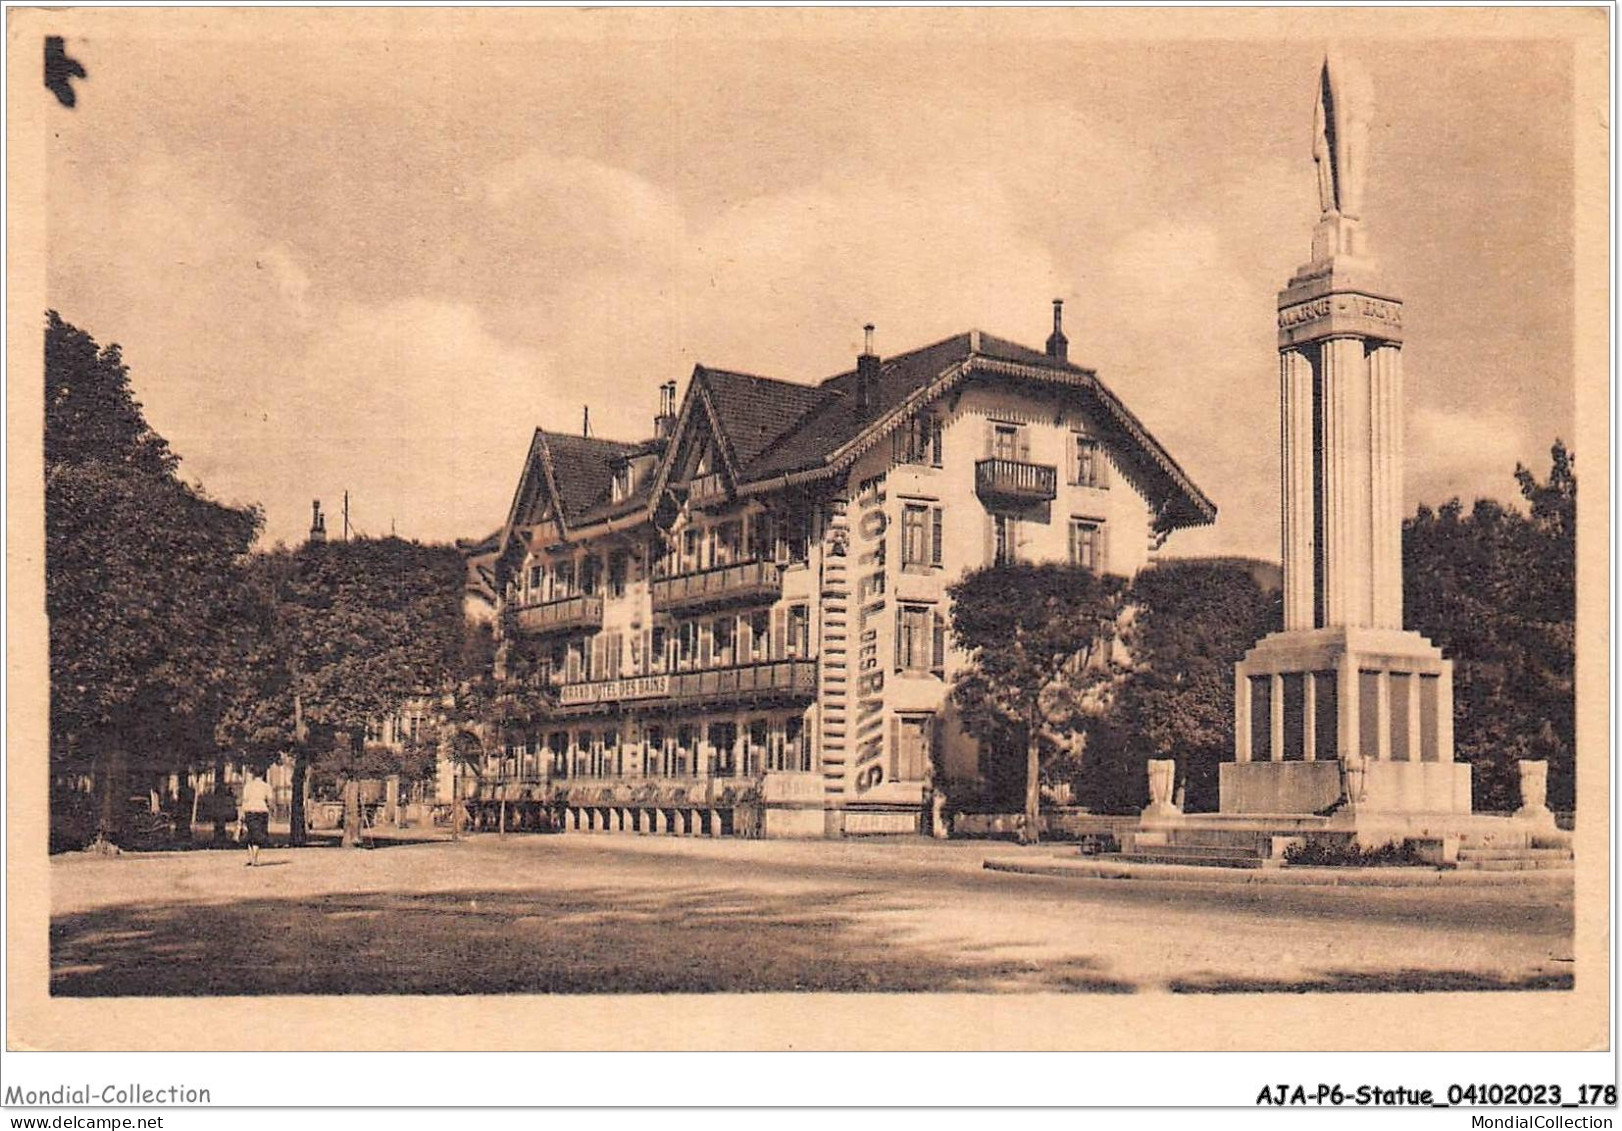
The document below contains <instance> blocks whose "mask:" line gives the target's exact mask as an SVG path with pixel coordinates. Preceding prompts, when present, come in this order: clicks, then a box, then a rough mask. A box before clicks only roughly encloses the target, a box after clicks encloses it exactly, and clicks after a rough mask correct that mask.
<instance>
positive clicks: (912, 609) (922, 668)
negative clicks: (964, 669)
mask: <svg viewBox="0 0 1622 1131" xmlns="http://www.w3.org/2000/svg"><path fill="white" fill-rule="evenodd" d="M895 667H896V671H898V672H906V673H908V674H911V675H929V674H934V675H942V676H943V675H945V673H946V618H945V617H943V616H942V615H941V614H940V612H939V611H937V610H936V609H935V608H934V607H933V606H930V605H901V606H898V607H897V609H896V634H895Z"/></svg>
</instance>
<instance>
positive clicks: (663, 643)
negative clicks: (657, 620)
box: [648, 624, 670, 672]
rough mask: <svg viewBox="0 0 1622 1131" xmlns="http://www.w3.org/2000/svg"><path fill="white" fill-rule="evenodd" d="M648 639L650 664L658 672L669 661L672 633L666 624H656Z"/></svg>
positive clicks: (663, 668)
mask: <svg viewBox="0 0 1622 1131" xmlns="http://www.w3.org/2000/svg"><path fill="white" fill-rule="evenodd" d="M648 639H649V644H648V666H649V667H651V668H652V669H653V670H654V671H656V672H662V671H664V670H665V665H666V664H667V663H668V662H669V655H668V653H669V650H670V633H669V631H668V630H667V629H666V628H665V626H664V625H662V624H661V625H656V626H655V627H654V629H653V631H652V632H650V633H649V634H648Z"/></svg>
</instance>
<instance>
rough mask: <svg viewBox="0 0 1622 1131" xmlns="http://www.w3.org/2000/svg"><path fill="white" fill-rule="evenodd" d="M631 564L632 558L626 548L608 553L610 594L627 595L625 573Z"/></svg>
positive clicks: (615, 595)
mask: <svg viewBox="0 0 1622 1131" xmlns="http://www.w3.org/2000/svg"><path fill="white" fill-rule="evenodd" d="M629 564H630V558H629V556H628V555H627V554H626V553H625V551H624V550H615V551H614V552H613V553H612V554H610V555H608V595H609V596H610V597H623V596H625V574H626V572H627V567H628V566H629Z"/></svg>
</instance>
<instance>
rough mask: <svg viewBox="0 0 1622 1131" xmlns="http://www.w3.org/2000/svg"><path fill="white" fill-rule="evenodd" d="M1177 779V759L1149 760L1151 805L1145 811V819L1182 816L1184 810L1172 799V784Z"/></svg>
mask: <svg viewBox="0 0 1622 1131" xmlns="http://www.w3.org/2000/svg"><path fill="white" fill-rule="evenodd" d="M1176 779H1177V760H1176V759H1175V758H1150V759H1149V804H1148V806H1147V807H1145V808H1144V810H1143V815H1144V816H1145V817H1173V816H1180V815H1181V814H1182V810H1181V809H1179V808H1178V807H1177V806H1176V805H1175V804H1174V803H1173V802H1172V798H1171V791H1172V783H1173V782H1174V781H1176Z"/></svg>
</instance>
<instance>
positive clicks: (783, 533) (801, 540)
mask: <svg viewBox="0 0 1622 1131" xmlns="http://www.w3.org/2000/svg"><path fill="white" fill-rule="evenodd" d="M808 517H809V516H808V515H807V513H806V512H805V511H804V510H792V511H790V512H789V513H787V514H786V515H784V516H783V518H782V521H780V522H779V523H778V524H777V560H778V561H780V562H787V563H789V564H790V565H793V564H795V563H798V562H803V561H805V558H806V545H807V543H808V542H809V541H810V534H809V531H810V523H809V521H808Z"/></svg>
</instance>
